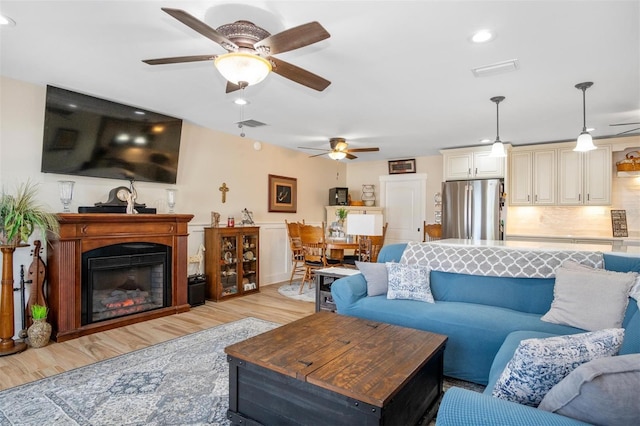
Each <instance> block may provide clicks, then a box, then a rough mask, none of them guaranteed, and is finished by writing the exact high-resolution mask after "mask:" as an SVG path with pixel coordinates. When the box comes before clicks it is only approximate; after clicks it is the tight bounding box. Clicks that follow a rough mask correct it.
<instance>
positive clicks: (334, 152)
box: [298, 138, 380, 160]
mask: <svg viewBox="0 0 640 426" xmlns="http://www.w3.org/2000/svg"><path fill="white" fill-rule="evenodd" d="M329 146H330V147H331V149H330V150H329V149H322V148H309V147H305V146H299V147H298V148H300V149H313V150H316V151H324V152H322V153H320V154H315V155H312V156H311V157H318V156H320V155H325V154H327V155H329V157H330V158H331V159H333V160H342V159H343V158H345V157H346V158H348V159H349V160H353V159H355V158H358V157H356V156H355V155H353V154H352V152H377V151H380V148H378V147H375V148H352V149H349V144H348V143H347V141H346V140H345V139H344V138H331V139H329Z"/></svg>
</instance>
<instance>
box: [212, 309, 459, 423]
mask: <svg viewBox="0 0 640 426" xmlns="http://www.w3.org/2000/svg"><path fill="white" fill-rule="evenodd" d="M446 341H447V337H446V336H442V335H439V334H434V333H429V332H425V331H421V330H415V329H411V328H405V327H399V326H395V325H390V324H384V323H380V322H375V321H368V320H363V319H359V318H355V317H349V316H344V315H338V314H334V313H330V312H318V313H315V314H313V315H310V316H308V317H306V318H303V319H301V320H298V321H295V322H292V323H290V324H287V325H284V326H282V327H279V328H276V329H274V330H271V331H269V332H266V333H263V334H261V335H258V336H256V337H252V338H250V339H247V340H245V341H243V342H240V343H237V344H234V345H231V346H228V347H227V348H225V352H226V353H227V360H228V361H229V411H228V412H227V415H228V418H229V419H230V420H231V422H232V423H233V424H236V425H240V424H242V425H259V424H264V425H294V424H295V425H300V424H308V425H329V424H330V425H411V424H416V423H419V422H420V423H422V422H424V423H425V424H426V423H427V422H428V420H430V419H431V418H432V417H433V416H434V415H435V413H436V411H437V405H438V401H439V399H440V396H441V394H442V355H443V352H444V348H445V343H446Z"/></svg>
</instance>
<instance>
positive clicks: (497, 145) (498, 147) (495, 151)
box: [489, 96, 507, 157]
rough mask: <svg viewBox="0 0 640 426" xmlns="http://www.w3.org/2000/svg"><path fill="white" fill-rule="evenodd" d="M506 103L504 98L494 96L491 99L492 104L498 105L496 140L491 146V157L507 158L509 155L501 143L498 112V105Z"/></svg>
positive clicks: (497, 112)
mask: <svg viewBox="0 0 640 426" xmlns="http://www.w3.org/2000/svg"><path fill="white" fill-rule="evenodd" d="M502 101H504V96H494V97H493V98H491V102H495V103H496V140H495V142H494V143H493V145H492V146H491V154H489V156H490V157H506V156H507V153H506V152H504V144H503V143H502V142H501V141H500V113H499V111H498V104H499V103H500V102H502Z"/></svg>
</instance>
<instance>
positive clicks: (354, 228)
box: [347, 214, 382, 236]
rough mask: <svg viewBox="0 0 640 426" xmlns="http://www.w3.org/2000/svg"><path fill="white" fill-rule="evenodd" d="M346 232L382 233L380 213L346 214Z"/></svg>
mask: <svg viewBox="0 0 640 426" xmlns="http://www.w3.org/2000/svg"><path fill="white" fill-rule="evenodd" d="M347 234H349V235H367V236H375V235H382V215H381V214H349V215H348V216H347Z"/></svg>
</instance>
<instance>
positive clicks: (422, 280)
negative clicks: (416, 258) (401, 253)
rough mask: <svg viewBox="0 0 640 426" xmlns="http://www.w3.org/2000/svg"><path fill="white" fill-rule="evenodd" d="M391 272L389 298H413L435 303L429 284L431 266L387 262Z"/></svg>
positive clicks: (388, 269)
mask: <svg viewBox="0 0 640 426" xmlns="http://www.w3.org/2000/svg"><path fill="white" fill-rule="evenodd" d="M386 266H387V271H388V273H389V289H388V290H387V299H411V300H419V301H421V302H428V303H435V300H433V295H432V294H431V287H430V285H429V272H430V271H429V268H426V267H424V266H418V265H404V264H401V263H391V262H388V263H386Z"/></svg>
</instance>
